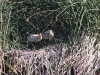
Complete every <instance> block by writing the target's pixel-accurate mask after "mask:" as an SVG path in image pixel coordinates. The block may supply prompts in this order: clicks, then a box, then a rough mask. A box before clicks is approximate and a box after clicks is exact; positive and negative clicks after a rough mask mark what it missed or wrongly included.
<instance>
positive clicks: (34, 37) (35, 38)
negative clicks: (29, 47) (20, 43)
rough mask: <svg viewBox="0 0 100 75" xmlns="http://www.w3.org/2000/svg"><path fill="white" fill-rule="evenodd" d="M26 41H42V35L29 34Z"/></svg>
mask: <svg viewBox="0 0 100 75" xmlns="http://www.w3.org/2000/svg"><path fill="white" fill-rule="evenodd" d="M27 40H28V41H30V42H39V41H41V40H42V34H41V33H40V34H30V35H29V36H27Z"/></svg>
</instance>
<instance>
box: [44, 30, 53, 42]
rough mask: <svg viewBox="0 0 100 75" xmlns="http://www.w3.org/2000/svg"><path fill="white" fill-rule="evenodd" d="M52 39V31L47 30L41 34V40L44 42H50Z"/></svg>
mask: <svg viewBox="0 0 100 75" xmlns="http://www.w3.org/2000/svg"><path fill="white" fill-rule="evenodd" d="M53 37H54V32H53V31H52V30H47V31H45V32H44V33H43V34H42V39H45V40H48V39H49V40H50V41H51V40H52V39H53Z"/></svg>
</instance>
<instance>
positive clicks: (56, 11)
mask: <svg viewBox="0 0 100 75" xmlns="http://www.w3.org/2000/svg"><path fill="white" fill-rule="evenodd" d="M2 12H3V29H2V30H3V36H2V39H3V48H5V46H7V45H8V46H9V48H20V49H23V48H33V46H34V43H31V42H28V41H27V39H26V37H27V35H26V32H29V33H41V32H44V31H46V30H48V29H52V30H53V31H54V33H55V38H54V40H52V41H51V42H50V41H44V40H43V41H41V42H39V43H36V44H35V47H36V48H37V47H38V48H41V47H43V46H45V45H48V44H55V43H59V42H64V43H68V45H69V48H70V46H72V45H73V44H75V43H76V42H77V41H78V40H81V39H80V36H81V34H82V31H83V30H85V31H90V32H94V31H96V30H97V29H100V21H99V20H100V1H99V0H96V1H95V0H76V1H74V0H73V1H71V0H63V1H61V0H25V1H24V0H20V1H19V0H13V1H8V2H5V3H4V6H3V10H2Z"/></svg>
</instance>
